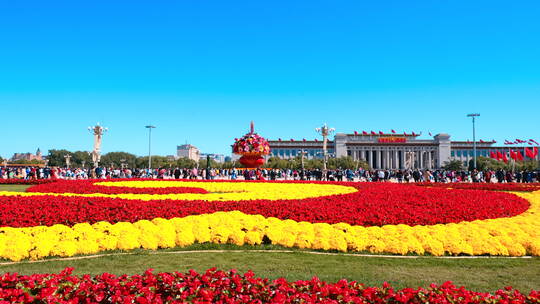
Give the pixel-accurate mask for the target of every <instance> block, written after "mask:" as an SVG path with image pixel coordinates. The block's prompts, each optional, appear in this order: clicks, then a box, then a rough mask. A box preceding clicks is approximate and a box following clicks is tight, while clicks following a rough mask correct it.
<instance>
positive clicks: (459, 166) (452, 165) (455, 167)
mask: <svg viewBox="0 0 540 304" xmlns="http://www.w3.org/2000/svg"><path fill="white" fill-rule="evenodd" d="M443 169H445V170H451V171H461V170H463V163H462V162H461V161H460V160H457V159H453V160H451V161H447V162H444V164H443Z"/></svg>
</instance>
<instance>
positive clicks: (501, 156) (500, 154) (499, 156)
mask: <svg viewBox="0 0 540 304" xmlns="http://www.w3.org/2000/svg"><path fill="white" fill-rule="evenodd" d="M502 159H503V154H502V153H501V151H497V160H502Z"/></svg>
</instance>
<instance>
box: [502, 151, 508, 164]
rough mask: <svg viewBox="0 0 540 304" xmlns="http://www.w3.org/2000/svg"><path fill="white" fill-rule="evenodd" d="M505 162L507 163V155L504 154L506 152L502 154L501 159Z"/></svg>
mask: <svg viewBox="0 0 540 304" xmlns="http://www.w3.org/2000/svg"><path fill="white" fill-rule="evenodd" d="M502 160H503V161H504V162H505V163H508V157H507V156H506V153H504V154H503V159H502Z"/></svg>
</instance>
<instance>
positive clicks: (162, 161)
mask: <svg viewBox="0 0 540 304" xmlns="http://www.w3.org/2000/svg"><path fill="white" fill-rule="evenodd" d="M173 163H174V162H173V161H170V160H169V159H168V158H167V157H165V156H158V155H152V168H169V167H172V166H173ZM135 165H136V167H137V168H148V156H143V157H137V160H136V164H135Z"/></svg>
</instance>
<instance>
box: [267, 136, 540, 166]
mask: <svg viewBox="0 0 540 304" xmlns="http://www.w3.org/2000/svg"><path fill="white" fill-rule="evenodd" d="M418 137H419V134H416V133H412V134H395V133H391V134H385V133H377V134H373V132H372V133H366V132H363V134H359V133H354V134H345V133H337V134H336V135H335V136H334V139H333V140H329V141H328V154H329V156H330V157H343V156H350V157H352V158H353V159H354V160H363V161H366V162H367V163H368V164H369V166H370V167H371V168H373V169H436V168H441V167H442V166H443V165H444V164H445V163H446V162H448V161H451V160H459V161H461V162H462V163H463V165H465V166H467V164H468V163H469V161H470V160H471V159H472V158H473V155H474V154H473V143H472V142H468V141H451V140H450V135H448V134H444V133H441V134H437V135H435V136H433V139H419V138H418ZM495 143H496V142H495V141H478V142H477V143H476V148H477V155H478V156H485V157H490V155H491V152H495V153H497V152H500V153H502V154H507V153H508V152H509V148H508V147H504V146H495V145H494V144H495ZM269 144H270V148H271V154H270V155H269V157H280V158H285V159H289V158H295V157H297V156H300V155H301V153H302V151H305V152H307V153H305V154H304V155H305V157H306V158H308V159H309V158H322V157H323V149H322V142H321V141H305V140H301V141H296V140H287V141H283V140H277V141H276V140H272V141H269ZM514 149H516V148H514ZM521 149H522V150H521V153H522V154H524V152H523V148H521ZM538 158H539V156H536V160H538ZM526 160H530V159H529V158H527V159H526Z"/></svg>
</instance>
